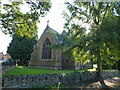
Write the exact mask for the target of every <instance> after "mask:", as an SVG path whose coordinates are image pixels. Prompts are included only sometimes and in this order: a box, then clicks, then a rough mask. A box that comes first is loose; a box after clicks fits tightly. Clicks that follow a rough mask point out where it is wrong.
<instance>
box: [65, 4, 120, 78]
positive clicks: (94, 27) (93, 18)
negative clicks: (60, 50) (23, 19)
mask: <svg viewBox="0 0 120 90" xmlns="http://www.w3.org/2000/svg"><path fill="white" fill-rule="evenodd" d="M66 4H67V9H68V12H65V13H64V17H65V18H66V21H67V22H66V24H65V28H66V30H68V36H69V39H71V40H70V41H71V42H67V43H69V44H67V45H68V46H67V47H69V48H68V51H69V52H72V54H73V55H74V56H77V57H78V59H81V60H84V61H86V59H89V60H92V61H96V62H97V66H98V77H99V78H101V70H102V66H101V64H102V61H104V62H107V63H110V62H111V61H112V60H113V62H112V63H114V60H119V56H118V53H119V46H118V45H119V42H118V41H119V40H120V38H119V37H118V35H119V33H120V28H119V18H120V17H119V16H117V14H119V13H120V12H119V11H120V10H119V7H120V4H119V3H117V2H73V3H72V4H71V3H69V2H66ZM80 22H82V23H84V24H90V28H89V33H86V32H87V29H82V28H81V23H80ZM81 57H82V58H81Z"/></svg>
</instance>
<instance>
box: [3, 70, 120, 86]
mask: <svg viewBox="0 0 120 90" xmlns="http://www.w3.org/2000/svg"><path fill="white" fill-rule="evenodd" d="M119 74H120V73H119ZM96 75H97V74H96V72H88V71H85V72H73V73H67V74H45V75H19V76H3V78H2V86H3V88H34V87H45V86H57V85H58V83H61V84H62V85H64V86H71V85H77V84H80V83H82V82H85V81H91V80H94V79H95V78H96ZM113 76H118V71H107V72H103V77H104V78H109V77H113Z"/></svg>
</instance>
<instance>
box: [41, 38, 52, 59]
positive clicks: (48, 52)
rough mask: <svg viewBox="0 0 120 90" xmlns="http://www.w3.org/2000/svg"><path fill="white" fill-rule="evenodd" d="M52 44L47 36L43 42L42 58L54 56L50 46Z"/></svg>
mask: <svg viewBox="0 0 120 90" xmlns="http://www.w3.org/2000/svg"><path fill="white" fill-rule="evenodd" d="M48 45H51V42H50V40H49V39H48V38H47V39H46V40H45V42H44V43H43V47H42V59H51V58H52V49H51V48H49V47H48Z"/></svg>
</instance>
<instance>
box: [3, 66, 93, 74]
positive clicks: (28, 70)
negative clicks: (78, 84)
mask: <svg viewBox="0 0 120 90" xmlns="http://www.w3.org/2000/svg"><path fill="white" fill-rule="evenodd" d="M74 71H78V72H79V71H95V69H83V70H53V69H41V68H30V67H25V66H17V67H15V68H13V69H11V70H9V71H7V72H6V73H4V74H3V76H9V75H39V74H58V73H71V72H74Z"/></svg>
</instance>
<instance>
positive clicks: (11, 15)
mask: <svg viewBox="0 0 120 90" xmlns="http://www.w3.org/2000/svg"><path fill="white" fill-rule="evenodd" d="M9 2H10V4H4V5H3V8H2V9H3V10H2V11H3V12H2V13H1V17H0V19H1V25H2V29H3V30H2V31H3V32H4V33H5V34H18V35H20V36H22V37H23V36H27V37H29V38H32V37H34V36H35V35H36V34H37V33H38V31H37V23H38V22H40V18H41V17H44V16H45V15H46V14H47V12H48V11H49V8H50V7H51V3H50V2H49V1H48V2H41V1H39V0H34V1H30V2H27V1H26V0H21V1H20V0H19V1H18V0H14V1H12V0H11V1H9ZM22 5H27V6H28V7H27V8H28V10H27V12H26V13H23V12H22V11H21V10H23V8H22V9H21V7H22Z"/></svg>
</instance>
